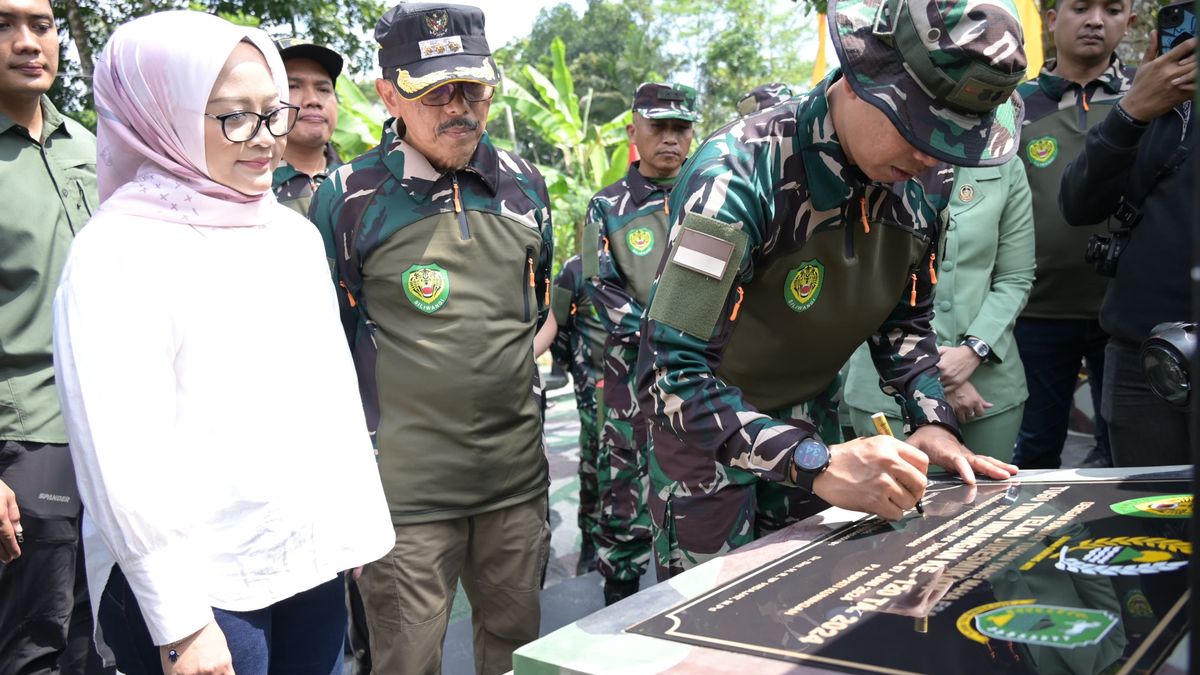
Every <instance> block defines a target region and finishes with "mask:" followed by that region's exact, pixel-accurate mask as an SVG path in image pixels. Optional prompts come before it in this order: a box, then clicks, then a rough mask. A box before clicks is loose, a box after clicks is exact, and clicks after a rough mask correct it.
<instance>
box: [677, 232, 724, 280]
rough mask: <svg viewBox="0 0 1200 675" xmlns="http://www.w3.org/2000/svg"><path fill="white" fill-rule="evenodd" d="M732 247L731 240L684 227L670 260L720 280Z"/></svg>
mask: <svg viewBox="0 0 1200 675" xmlns="http://www.w3.org/2000/svg"><path fill="white" fill-rule="evenodd" d="M733 249H734V246H733V243H732V242H728V241H725V240H724V239H718V238H716V237H714V236H712V235H709V234H704V233H703V232H697V231H696V230H693V229H692V228H690V227H685V228H683V231H682V232H680V234H679V244H677V245H676V247H675V256H674V257H673V258H672V259H671V262H672V263H674V264H676V265H679V266H680V267H683V268H685V269H689V270H691V271H693V272H697V273H699V274H703V275H704V276H706V277H710V278H712V279H716V280H718V281H720V279H721V277H723V276H725V268H726V267H727V266H728V265H729V259H730V258H731V257H732V256H733Z"/></svg>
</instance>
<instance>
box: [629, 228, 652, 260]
mask: <svg viewBox="0 0 1200 675" xmlns="http://www.w3.org/2000/svg"><path fill="white" fill-rule="evenodd" d="M625 243H626V244H628V245H629V250H630V251H631V252H632V253H633V254H634V255H646V254H647V253H649V252H650V250H651V249H653V248H654V230H651V229H650V228H648V227H635V228H634V229H632V230H630V231H629V234H627V235H625Z"/></svg>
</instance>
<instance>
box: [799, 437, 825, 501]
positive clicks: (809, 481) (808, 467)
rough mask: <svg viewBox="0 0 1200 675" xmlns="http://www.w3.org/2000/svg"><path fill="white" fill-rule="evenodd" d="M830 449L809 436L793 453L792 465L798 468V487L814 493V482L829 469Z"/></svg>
mask: <svg viewBox="0 0 1200 675" xmlns="http://www.w3.org/2000/svg"><path fill="white" fill-rule="evenodd" d="M829 457H830V455H829V447H828V446H827V445H825V444H824V443H822V442H821V441H818V440H817V439H815V438H813V437H811V436H809V437H808V438H806V439H804V440H802V441H800V443H799V444H797V445H796V449H795V450H793V451H792V463H793V464H794V465H795V466H796V485H797V486H798V487H801V488H804V489H805V490H808V491H809V492H812V486H813V481H814V480H815V479H816V477H817V476H819V475H821V473H822V472H824V471H825V469H828V468H829Z"/></svg>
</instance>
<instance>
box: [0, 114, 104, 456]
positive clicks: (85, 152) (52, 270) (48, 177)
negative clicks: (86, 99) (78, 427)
mask: <svg viewBox="0 0 1200 675" xmlns="http://www.w3.org/2000/svg"><path fill="white" fill-rule="evenodd" d="M42 115H43V118H44V121H43V126H42V136H43V138H42V142H40V143H39V142H38V141H36V140H34V139H33V138H32V137H30V135H29V131H28V130H27V129H25V128H24V127H22V126H19V125H18V124H16V123H15V122H13V121H12V120H11V119H9V118H8V117H7V116H6V115H4V114H0V157H2V158H3V160H0V199H3V201H4V202H5V206H4V209H3V210H0V307H2V308H3V311H0V439H5V440H14V441H32V442H39V443H66V442H67V432H66V429H65V427H64V426H63V420H62V413H61V411H60V410H59V406H58V391H57V390H56V389H55V387H54V358H53V352H52V349H51V334H52V332H53V327H54V320H53V308H54V291H55V289H57V288H58V277H59V275H60V274H61V273H62V268H63V264H64V263H65V262H66V259H67V250H68V249H69V248H70V246H71V241H72V239H74V237H75V233H76V232H78V231H79V229H80V228H81V227H83V226H84V224H85V223H86V222H87V220H88V218H90V217H91V215H92V212H93V211H94V210H95V208H96V207H97V204H98V202H99V199H98V197H97V192H96V137H95V136H93V135H92V134H91V133H90V132H88V130H87V129H85V128H83V127H82V126H81V125H79V124H78V123H76V122H75V121H74V120H71V119H67V118H65V117H63V116H62V115H61V114H60V113H59V112H58V110H57V109H55V107H54V104H53V103H51V102H50V99H49V98H46V97H45V96H43V97H42Z"/></svg>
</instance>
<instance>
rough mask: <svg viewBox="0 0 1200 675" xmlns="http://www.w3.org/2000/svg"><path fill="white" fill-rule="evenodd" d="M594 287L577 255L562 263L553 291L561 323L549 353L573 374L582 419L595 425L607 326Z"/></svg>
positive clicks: (557, 317) (555, 308) (553, 299)
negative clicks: (602, 320)
mask: <svg viewBox="0 0 1200 675" xmlns="http://www.w3.org/2000/svg"><path fill="white" fill-rule="evenodd" d="M592 284H593V282H592V279H591V278H589V277H587V276H585V275H584V271H583V262H582V258H580V257H579V256H578V255H576V256H572V257H570V258H568V259H567V261H566V262H565V263H563V266H562V269H561V270H559V272H558V276H557V277H555V279H554V286H553V287H551V289H550V306H551V308H553V309H554V318H555V321H557V323H558V333H557V334H556V335H555V336H554V342H553V343H551V345H550V354H551V356H552V357H553V358H554V360H555V361H557V362H558V363H559V365H561V366H563V369H564V370H567V371H569V372H570V373H571V379H572V380H573V381H574V385H575V403H576V405H577V406H578V408H579V413H580V418H581V419H583V418H585V417H589V418H590V419H591V421H592V423H593V425H594V424H595V418H596V379H597V376H598V375H599V374H600V369H601V368H602V367H603V365H604V362H603V360H602V359H603V354H604V326H603V325H601V323H600V315H599V313H597V311H596V305H595V304H594V303H593V302H592V293H593V291H592ZM593 433H594V431H593Z"/></svg>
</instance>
